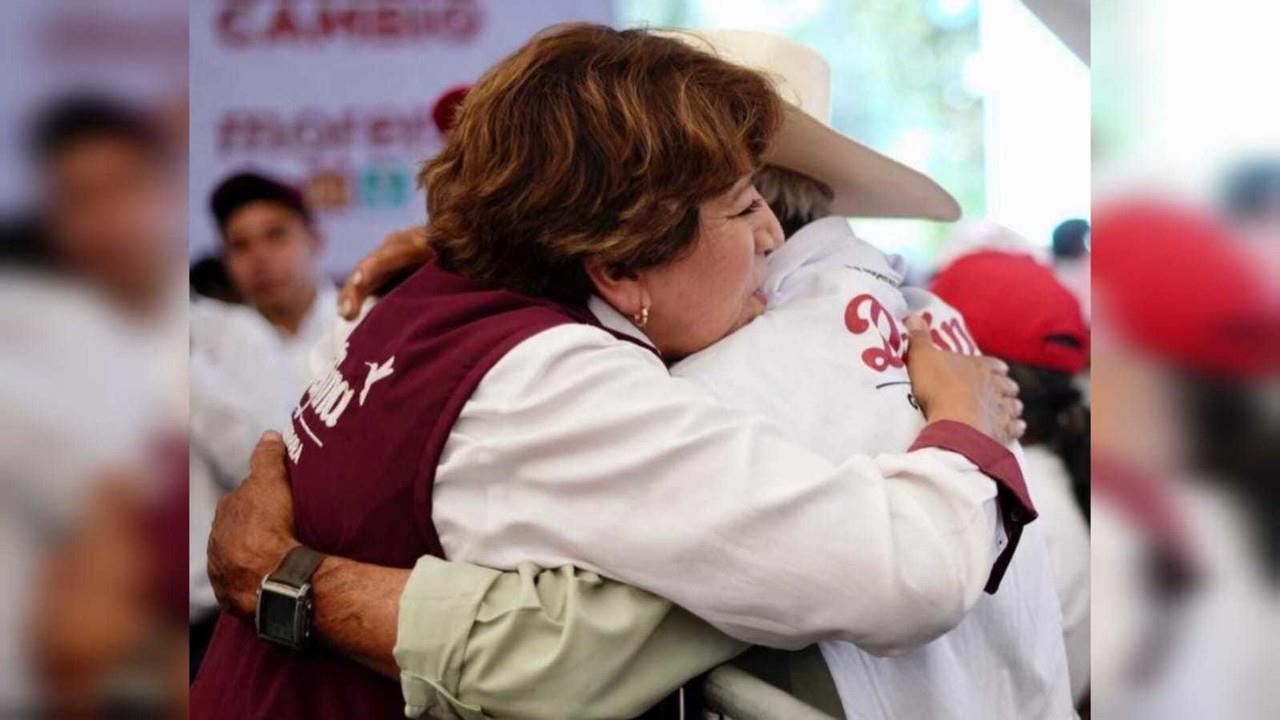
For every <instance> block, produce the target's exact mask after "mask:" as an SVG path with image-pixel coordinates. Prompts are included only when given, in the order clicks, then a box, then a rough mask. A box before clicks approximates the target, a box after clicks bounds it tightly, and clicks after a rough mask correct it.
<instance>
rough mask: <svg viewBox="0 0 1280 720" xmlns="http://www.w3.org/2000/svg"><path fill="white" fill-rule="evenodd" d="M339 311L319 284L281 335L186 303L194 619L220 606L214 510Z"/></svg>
mask: <svg viewBox="0 0 1280 720" xmlns="http://www.w3.org/2000/svg"><path fill="white" fill-rule="evenodd" d="M336 311H337V292H336V291H335V290H334V289H333V288H332V287H330V286H328V285H325V284H322V285H321V286H320V288H319V289H318V291H317V293H316V298H315V300H314V301H313V302H312V303H311V307H310V308H309V309H308V311H307V314H306V315H305V316H304V317H303V320H302V323H301V324H300V325H299V326H298V332H297V333H295V334H294V335H293V336H292V337H287V338H286V337H281V336H280V335H279V334H278V333H277V332H276V330H275V328H273V327H272V326H271V324H270V323H268V322H267V320H266V319H265V318H263V317H262V315H260V314H259V313H258V312H256V311H255V310H253V309H252V308H249V307H245V306H243V305H230V304H227V303H223V302H219V301H217V300H210V299H208V298H194V299H193V300H192V301H191V361H190V363H191V369H190V373H191V377H190V393H191V410H190V417H191V425H190V427H191V435H190V441H191V442H190V448H189V452H190V468H191V484H190V488H191V497H190V507H191V514H190V525H189V545H188V550H189V554H188V567H187V570H188V576H189V577H188V579H189V587H188V598H189V602H188V604H189V612H190V616H191V619H192V620H196V619H199V618H202V617H206V616H208V615H209V614H211V613H213V612H214V611H215V610H216V609H217V607H218V605H217V601H216V599H215V598H214V596H213V588H212V586H211V585H210V584H209V575H208V572H207V570H206V568H205V561H206V545H207V543H208V540H209V529H210V527H211V526H212V524H213V511H214V508H215V507H216V505H217V503H218V499H219V498H221V497H222V495H223V494H224V493H226V492H228V491H230V490H232V489H234V488H235V486H236V485H237V484H238V483H239V482H240V480H242V479H243V478H244V477H245V475H246V474H248V472H249V456H250V455H251V454H252V453H253V446H254V445H255V444H256V443H257V441H258V437H259V436H260V435H261V434H262V432H263V431H264V430H267V429H270V428H281V427H283V426H284V424H285V422H286V421H287V418H288V416H289V411H290V409H291V408H292V407H293V405H294V404H295V403H296V402H297V401H298V398H299V396H301V395H302V391H303V389H304V388H305V387H306V385H307V383H308V381H309V380H310V379H311V377H310V373H311V368H310V361H311V357H310V355H311V351H312V349H313V348H314V347H315V346H316V345H317V344H319V343H320V342H321V340H322V338H323V336H324V334H325V332H326V331H327V329H328V328H329V327H330V326H331V325H332V318H333V317H334V314H335V313H336Z"/></svg>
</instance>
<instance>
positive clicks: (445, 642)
mask: <svg viewBox="0 0 1280 720" xmlns="http://www.w3.org/2000/svg"><path fill="white" fill-rule="evenodd" d="M500 576H501V573H500V572H498V571H497V570H492V569H490V568H485V567H480V566H477V565H467V564H463V563H450V562H447V561H445V560H441V559H440V558H435V557H431V556H424V557H422V558H419V559H418V562H417V564H416V565H415V566H414V568H413V572H411V573H410V574H409V582H408V583H407V584H406V585H405V588H404V592H403V593H402V594H401V595H400V615H399V621H398V626H397V629H396V647H395V658H396V664H397V665H399V666H400V689H401V692H402V693H403V694H404V701H405V715H406V716H407V717H411V718H416V717H423V716H424V715H426V714H427V713H430V714H431V715H430V716H431V717H442V718H455V717H456V718H462V719H463V720H481V719H482V718H484V717H485V715H484V713H483V712H482V711H481V709H480V707H479V706H476V705H468V704H466V703H464V702H462V701H460V700H459V699H458V684H459V682H460V680H461V677H462V665H463V661H464V659H465V656H466V650H467V640H468V638H469V636H470V634H471V628H472V626H473V625H474V624H475V620H476V614H477V612H479V608H480V604H481V602H482V601H483V600H484V597H485V595H486V594H487V593H488V592H489V588H490V587H491V586H492V585H493V583H494V582H495V581H496V580H497V579H498V578H499V577H500Z"/></svg>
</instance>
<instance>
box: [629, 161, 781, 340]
mask: <svg viewBox="0 0 1280 720" xmlns="http://www.w3.org/2000/svg"><path fill="white" fill-rule="evenodd" d="M698 213H699V224H698V236H697V238H695V239H694V245H693V248H692V249H690V251H689V252H688V253H686V254H685V255H683V256H682V257H680V259H678V260H676V261H674V262H671V263H667V264H666V265H663V266H661V267H657V268H650V269H648V270H644V271H641V272H640V273H638V275H639V280H640V286H641V294H642V298H641V300H642V305H643V304H648V306H649V322H648V324H647V325H646V326H645V327H644V333H645V334H646V335H647V336H648V337H649V339H650V340H652V341H653V343H654V345H656V346H657V347H658V349H659V350H661V351H662V354H663V356H664V357H666V358H667V359H668V360H675V359H679V358H682V357H684V356H686V355H689V354H691V353H695V352H697V351H699V350H701V349H703V348H705V347H707V346H708V345H711V344H712V343H714V342H715V341H717V340H719V339H720V338H722V337H724V336H726V335H728V334H729V333H731V332H733V331H734V330H737V329H738V328H740V327H742V326H743V325H746V324H747V323H749V322H751V320H752V319H754V318H755V317H756V316H757V315H759V314H760V313H762V312H764V309H765V298H764V295H763V293H762V292H760V287H761V285H762V284H763V283H764V278H765V262H764V259H765V255H767V254H768V253H769V252H771V251H772V250H773V249H774V248H776V247H778V246H779V245H781V244H782V240H783V235H782V226H781V225H779V224H778V219H777V218H775V217H774V215H773V211H772V210H770V209H769V205H768V203H766V202H765V201H764V199H763V198H761V197H760V193H758V192H757V191H756V189H755V186H753V185H752V184H751V177H750V176H747V177H744V178H742V179H741V180H739V181H738V182H737V183H736V184H735V185H734V186H733V187H732V188H730V189H729V191H728V192H726V193H724V194H723V195H721V196H719V197H716V198H712V199H711V200H708V201H706V202H704V203H702V204H701V205H700V206H699V207H698ZM619 310H621V311H623V312H626V313H627V314H634V313H635V312H637V311H638V310H639V308H638V307H637V308H619Z"/></svg>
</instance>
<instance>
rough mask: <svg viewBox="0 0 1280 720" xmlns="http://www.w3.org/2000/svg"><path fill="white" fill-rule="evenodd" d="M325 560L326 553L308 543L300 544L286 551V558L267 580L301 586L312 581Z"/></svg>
mask: <svg viewBox="0 0 1280 720" xmlns="http://www.w3.org/2000/svg"><path fill="white" fill-rule="evenodd" d="M323 561H324V555H321V554H320V553H318V552H316V551H315V550H312V549H311V548H309V547H307V546H306V545H299V546H297V547H295V548H293V549H292V550H290V551H289V552H287V553H285V556H284V559H283V560H281V561H280V564H279V565H278V566H277V567H276V569H275V570H272V571H271V574H270V575H268V576H267V580H270V581H271V582H278V583H281V584H284V585H290V586H293V587H296V588H300V587H302V586H303V585H306V584H307V583H309V582H311V576H312V575H314V574H315V572H316V568H319V567H320V563H321V562H323Z"/></svg>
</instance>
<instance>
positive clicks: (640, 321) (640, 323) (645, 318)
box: [631, 305, 649, 328]
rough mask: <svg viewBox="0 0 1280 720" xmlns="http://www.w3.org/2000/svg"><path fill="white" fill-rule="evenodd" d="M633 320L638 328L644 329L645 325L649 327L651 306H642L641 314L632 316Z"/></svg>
mask: <svg viewBox="0 0 1280 720" xmlns="http://www.w3.org/2000/svg"><path fill="white" fill-rule="evenodd" d="M631 319H632V320H634V321H635V323H636V327H638V328H643V327H644V326H645V325H648V324H649V306H648V305H644V306H642V307H641V308H640V312H639V313H638V314H636V315H632V316H631Z"/></svg>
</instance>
